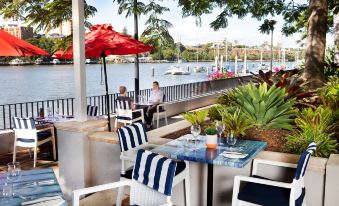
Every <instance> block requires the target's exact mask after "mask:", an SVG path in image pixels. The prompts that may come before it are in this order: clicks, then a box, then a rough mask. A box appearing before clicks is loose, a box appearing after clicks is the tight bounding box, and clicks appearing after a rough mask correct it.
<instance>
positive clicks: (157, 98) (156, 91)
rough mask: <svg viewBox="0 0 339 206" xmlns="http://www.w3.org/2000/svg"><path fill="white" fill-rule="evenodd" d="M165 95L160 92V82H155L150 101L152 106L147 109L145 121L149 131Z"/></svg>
mask: <svg viewBox="0 0 339 206" xmlns="http://www.w3.org/2000/svg"><path fill="white" fill-rule="evenodd" d="M163 98H164V93H163V92H162V91H161V90H160V86H159V82H157V81H154V82H153V88H152V91H151V95H150V97H149V99H148V101H149V103H151V104H152V105H151V106H149V107H148V108H147V111H146V114H145V121H146V127H147V129H150V128H151V126H152V120H153V114H154V112H156V110H157V105H158V104H160V103H162V102H163Z"/></svg>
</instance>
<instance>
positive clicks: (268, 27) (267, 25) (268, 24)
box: [259, 19, 277, 71]
mask: <svg viewBox="0 0 339 206" xmlns="http://www.w3.org/2000/svg"><path fill="white" fill-rule="evenodd" d="M276 23H277V21H275V20H273V19H270V20H269V19H265V21H264V23H263V24H262V25H261V26H260V28H259V31H260V32H261V33H264V34H271V63H270V68H271V71H272V69H273V31H274V25H275V24H276Z"/></svg>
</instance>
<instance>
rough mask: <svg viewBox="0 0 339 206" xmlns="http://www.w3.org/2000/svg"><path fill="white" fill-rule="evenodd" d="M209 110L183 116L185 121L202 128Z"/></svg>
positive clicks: (187, 113)
mask: <svg viewBox="0 0 339 206" xmlns="http://www.w3.org/2000/svg"><path fill="white" fill-rule="evenodd" d="M207 114H208V111H207V110H199V111H195V112H186V113H184V114H183V117H184V119H185V120H187V121H188V122H190V123H191V124H192V125H200V126H202V125H203V124H204V122H205V119H206V117H207Z"/></svg>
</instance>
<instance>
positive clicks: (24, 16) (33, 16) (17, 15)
mask: <svg viewBox="0 0 339 206" xmlns="http://www.w3.org/2000/svg"><path fill="white" fill-rule="evenodd" d="M96 12H97V10H96V8H95V7H93V6H91V5H88V4H87V3H86V1H85V18H86V19H87V18H88V17H90V16H93V15H94V14H95V13H96ZM0 15H3V17H4V18H5V19H10V18H12V19H15V20H22V21H24V22H25V23H27V24H28V25H32V26H36V29H37V30H50V29H53V28H57V27H58V26H59V25H61V24H62V23H63V22H66V21H70V22H71V21H72V1H64V0H54V1H45V0H18V1H13V0H2V1H0ZM85 25H86V26H90V23H89V22H87V21H86V22H85Z"/></svg>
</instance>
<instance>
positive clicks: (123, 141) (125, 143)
mask: <svg viewBox="0 0 339 206" xmlns="http://www.w3.org/2000/svg"><path fill="white" fill-rule="evenodd" d="M118 137H119V141H120V150H121V151H122V152H123V151H127V150H130V149H133V148H135V147H137V146H140V145H143V144H145V143H147V142H148V140H147V135H146V129H145V126H144V124H143V123H139V122H138V123H134V124H131V125H128V126H125V127H121V128H119V129H118Z"/></svg>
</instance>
